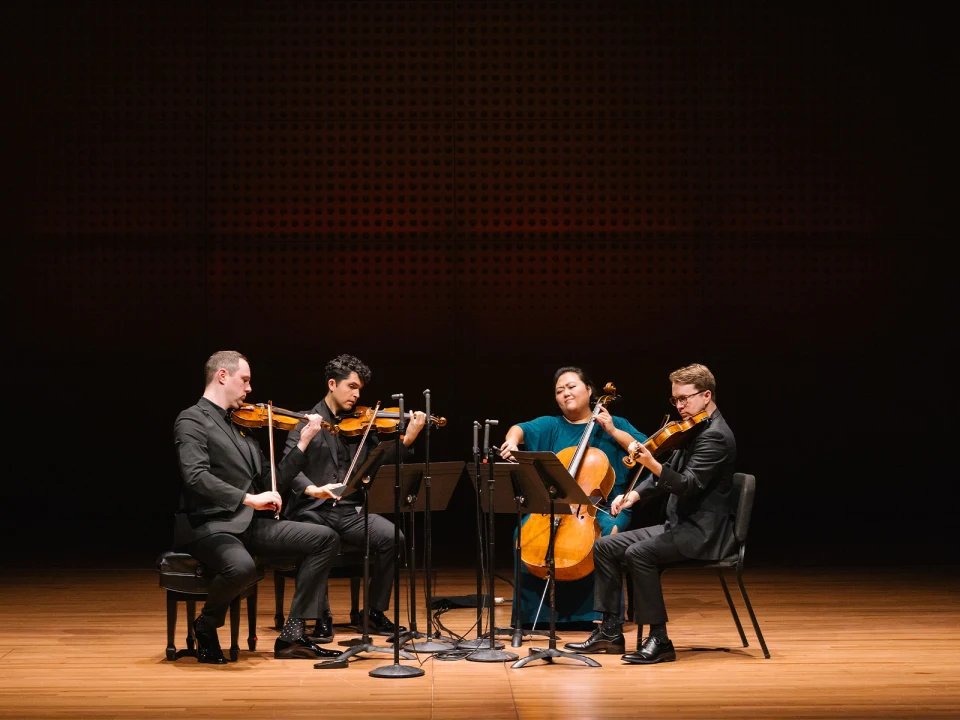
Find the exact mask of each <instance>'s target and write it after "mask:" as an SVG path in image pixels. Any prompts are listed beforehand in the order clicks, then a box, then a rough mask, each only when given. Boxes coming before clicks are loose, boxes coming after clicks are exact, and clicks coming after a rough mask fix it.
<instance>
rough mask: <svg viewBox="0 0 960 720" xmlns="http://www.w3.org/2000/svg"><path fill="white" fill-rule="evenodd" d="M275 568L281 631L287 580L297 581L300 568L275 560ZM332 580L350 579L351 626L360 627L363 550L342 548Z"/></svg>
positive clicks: (277, 617)
mask: <svg viewBox="0 0 960 720" xmlns="http://www.w3.org/2000/svg"><path fill="white" fill-rule="evenodd" d="M376 559H377V556H376V553H373V552H371V553H370V563H371V565H372V564H374V563H375V562H376ZM270 565H271V567H272V568H273V595H274V600H275V603H276V611H275V613H274V617H273V619H274V622H275V626H274V627H275V628H276V629H278V630H279V629H281V628H282V627H283V623H284V620H285V618H284V615H283V607H284V605H283V598H284V594H285V588H286V581H287V579H288V578H289V579H291V580H296V578H297V571H298V570H299V567H298V566H297V564H296V563H295V562H294V561H293V560H289V561H283V560H273V561H272V562H271V563H270ZM330 577H331V578H349V579H350V624H351V625H354V626H359V625H360V619H361V618H360V581H361V580H362V579H363V550H362V549H360V548H355V547H351V546H349V545H345V546H342V547H341V548H340V553H339V554H338V555H337V557H336V559H335V560H334V561H333V566H332V567H331V568H330Z"/></svg>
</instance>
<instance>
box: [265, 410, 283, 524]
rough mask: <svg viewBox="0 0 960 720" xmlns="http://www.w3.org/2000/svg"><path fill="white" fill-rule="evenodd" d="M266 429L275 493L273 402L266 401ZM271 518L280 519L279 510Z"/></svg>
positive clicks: (275, 465) (271, 481)
mask: <svg viewBox="0 0 960 720" xmlns="http://www.w3.org/2000/svg"><path fill="white" fill-rule="evenodd" d="M267 427H268V428H269V434H270V483H271V487H272V489H273V491H274V492H276V491H277V464H276V462H275V461H274V454H273V401H272V400H267ZM273 518H274V519H275V520H279V519H280V508H277V511H276V513H274V515H273Z"/></svg>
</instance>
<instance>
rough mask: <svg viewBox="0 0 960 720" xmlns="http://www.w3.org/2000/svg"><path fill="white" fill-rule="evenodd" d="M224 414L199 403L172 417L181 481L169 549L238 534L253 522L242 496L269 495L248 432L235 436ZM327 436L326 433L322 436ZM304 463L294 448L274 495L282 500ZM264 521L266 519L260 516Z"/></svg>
mask: <svg viewBox="0 0 960 720" xmlns="http://www.w3.org/2000/svg"><path fill="white" fill-rule="evenodd" d="M225 414H226V411H224V410H223V409H221V408H219V407H217V405H215V404H214V403H212V402H210V401H209V400H207V399H206V398H200V400H199V401H198V402H197V404H196V405H193V406H191V407H189V408H187V409H186V410H184V411H183V412H182V413H180V414H179V415H178V416H177V421H176V423H174V426H173V436H174V442H175V443H176V450H177V460H178V462H179V464H180V475H181V478H182V481H183V485H182V489H181V493H180V508H179V509H178V510H177V513H176V515H175V516H174V526H173V544H174V547H182V546H183V545H185V544H187V543H190V542H193V541H194V540H198V539H200V538H202V537H205V536H207V535H211V534H213V533H218V532H227V533H233V534H235V535H237V534H240V533H242V532H243V531H244V530H246V529H247V527H248V526H249V525H250V521H251V520H252V519H253V517H254V510H253V508H251V507H249V506H248V505H244V504H243V498H244V497H245V496H246V494H247V493H251V494H256V493H259V492H264V491H265V490H269V489H270V487H271V485H272V483H271V480H270V461H269V460H268V459H267V458H266V457H264V455H263V450H261V448H260V444H259V443H258V442H257V441H256V440H255V439H254V438H253V436H252V433H251V432H250V430H247V429H243V430H242V432H243V435H242V436H241V435H240V434H239V433H238V432H237V430H236V429H234V428H233V427H231V423H230V422H228V421H227V420H226V418H225V417H224V416H225ZM325 434H329V433H325ZM304 462H305V458H304V455H303V453H302V452H300V450H299V449H298V448H297V447H294V448H293V450H292V451H290V452H288V453H287V454H286V455H285V456H284V458H283V460H282V461H281V462H280V463H279V464H278V465H277V490H278V491H279V492H280V494H281V496H282V495H283V491H284V489H285V488H286V487H287V486H289V484H290V480H291V479H292V478H293V477H294V476H295V475H296V474H297V473H298V472H299V471H300V468H301V467H302V466H303V464H304ZM264 514H265V515H267V514H269V513H264Z"/></svg>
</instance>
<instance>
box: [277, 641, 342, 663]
mask: <svg viewBox="0 0 960 720" xmlns="http://www.w3.org/2000/svg"><path fill="white" fill-rule="evenodd" d="M281 642H283V641H280V640H278V641H277V644H276V645H274V646H273V657H275V658H276V659H277V660H316V659H318V658H335V657H339V655H340V652H339V651H337V650H326V649H324V648H321V647H317V646H316V645H314V644H313V643H312V642H310V641H309V640H307V639H306V638H301V639H300V640H294V641H293V642H291V643H284V645H285V647H279V645H280V643H281Z"/></svg>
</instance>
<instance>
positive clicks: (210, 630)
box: [193, 615, 227, 665]
mask: <svg viewBox="0 0 960 720" xmlns="http://www.w3.org/2000/svg"><path fill="white" fill-rule="evenodd" d="M193 635H194V637H195V638H196V639H197V662H202V663H207V664H209V665H226V664H227V659H226V658H225V657H224V656H223V651H222V650H221V649H220V638H219V637H217V628H215V627H214V626H213V625H211V624H210V623H208V622H207V620H206V618H204V617H203V615H201V616H200V617H198V618H197V619H196V620H194V621H193Z"/></svg>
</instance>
